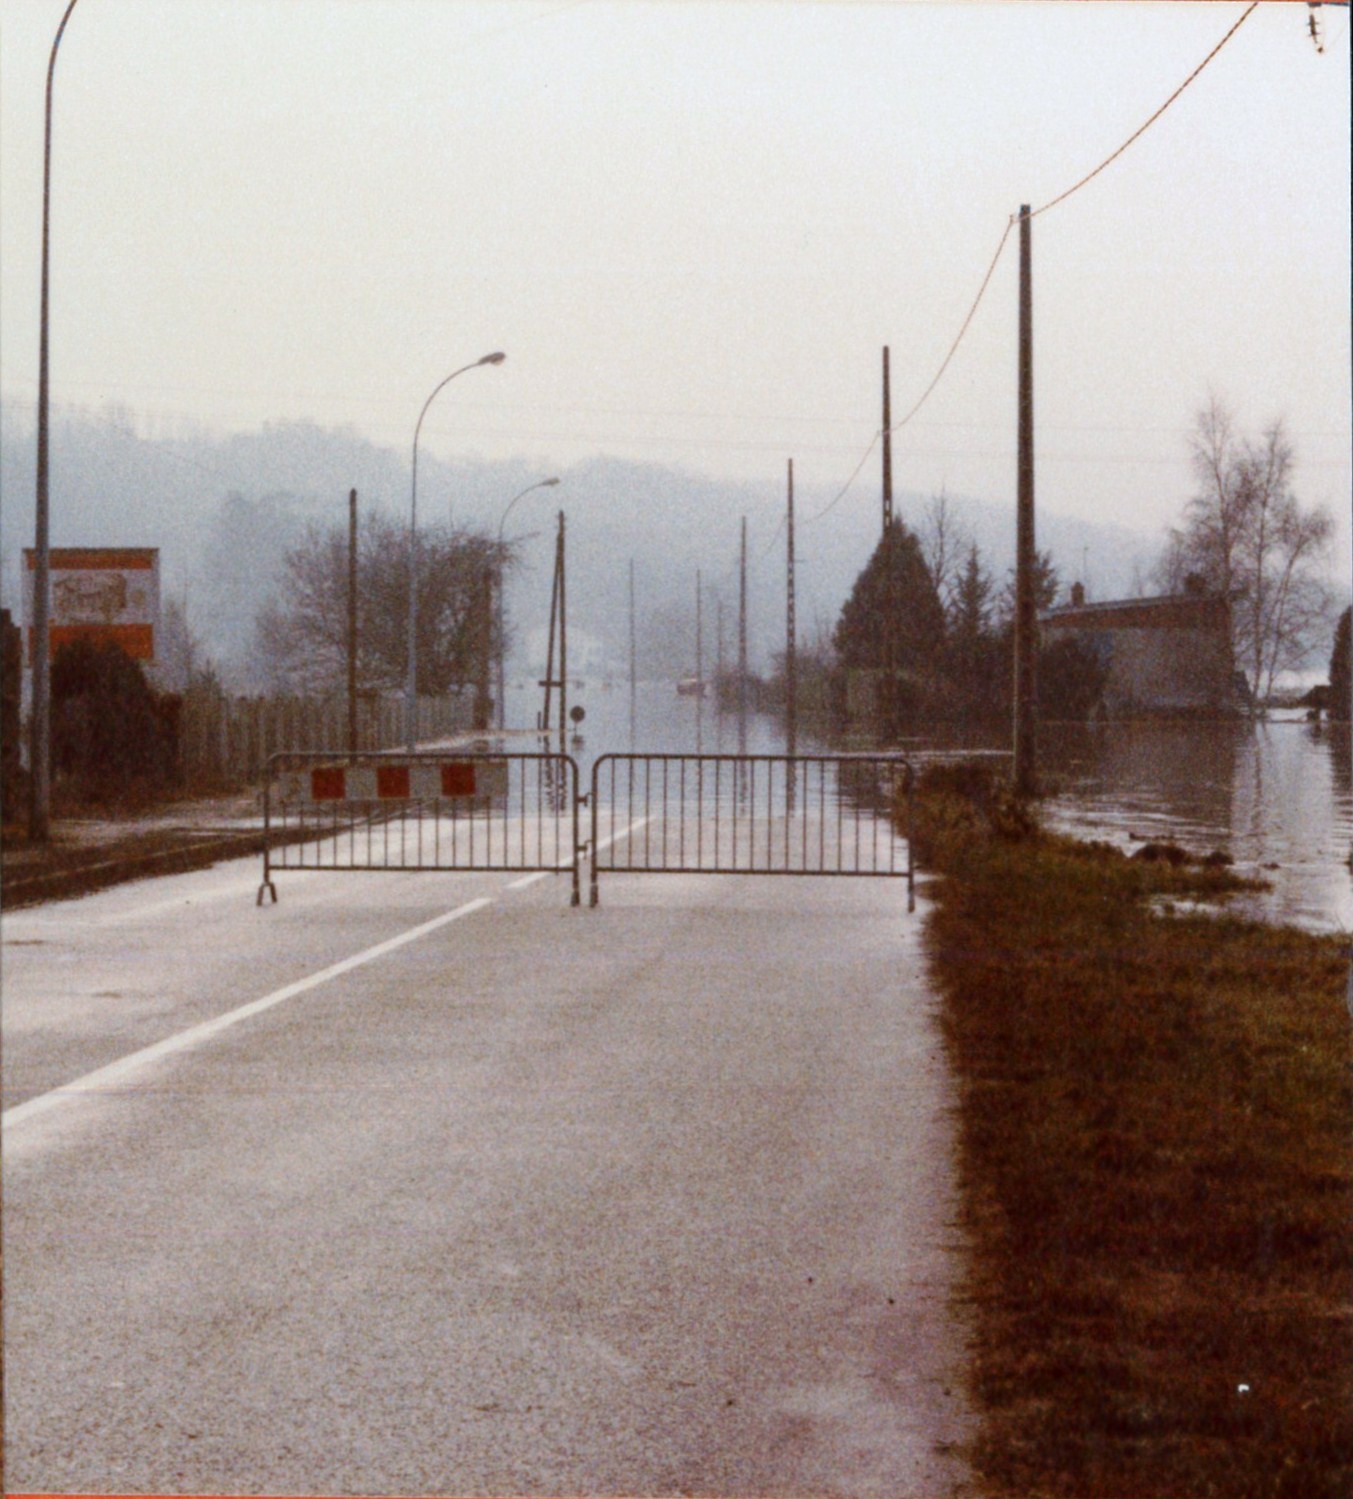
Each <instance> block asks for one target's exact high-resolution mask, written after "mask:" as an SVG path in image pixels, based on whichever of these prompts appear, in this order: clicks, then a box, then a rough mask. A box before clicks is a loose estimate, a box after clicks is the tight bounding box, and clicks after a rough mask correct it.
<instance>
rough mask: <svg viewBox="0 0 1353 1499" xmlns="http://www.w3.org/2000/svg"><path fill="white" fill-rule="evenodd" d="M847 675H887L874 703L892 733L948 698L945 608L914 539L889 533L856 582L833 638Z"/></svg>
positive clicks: (900, 529) (900, 528)
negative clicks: (943, 693) (944, 668)
mask: <svg viewBox="0 0 1353 1499" xmlns="http://www.w3.org/2000/svg"><path fill="white" fill-rule="evenodd" d="M832 639H833V644H834V645H835V647H836V655H837V659H838V661H839V662H840V664H841V666H842V668H843V669H844V671H845V673H846V677H847V680H848V679H849V674H850V673H851V672H858V671H873V672H881V673H882V676H881V677H880V678H879V688H878V694H877V697H876V699H875V702H876V707H877V710H878V712H879V714H880V716H881V724H880V727H881V728H882V730H883V732H884V733H885V734H896V733H898V732H900V731H901V730H902V729H903V728H904V727H906V726H907V725H908V724H910V723H912V722H914V721H915V719H916V718H917V716H918V715H919V714H921V713H925V712H933V711H935V708H936V706H937V703H938V699H939V697H940V696H941V687H942V684H941V677H940V668H941V667H942V664H943V657H944V641H945V627H944V606H943V604H941V602H940V596H939V593H938V592H937V591H936V588H935V583H934V580H933V578H932V577H931V574H930V570H929V568H927V566H926V563H925V558H924V556H923V555H922V552H921V547H920V543H919V542H918V541H917V539H916V536H915V535H914V534H913V532H911V531H909V530H908V529H907V527H906V526H904V525H903V524H902V523H901V522H900V521H899V522H895V523H894V524H893V525H891V526H890V527H889V528H888V529H887V531H885V532H884V534H883V537H882V538H881V539H880V541H879V544H878V546H877V547H875V549H874V555H873V556H872V557H871V558H870V559H869V561H868V563H867V564H866V565H865V568H864V571H863V572H862V573H861V574H860V575H859V577H858V578H856V580H855V586H854V588H853V589H852V590H851V594H850V597H849V598H848V599H847V600H846V604H845V607H844V608H843V609H842V610H841V617H840V619H839V620H838V621H837V623H836V631H835V633H834V635H833V637H832Z"/></svg>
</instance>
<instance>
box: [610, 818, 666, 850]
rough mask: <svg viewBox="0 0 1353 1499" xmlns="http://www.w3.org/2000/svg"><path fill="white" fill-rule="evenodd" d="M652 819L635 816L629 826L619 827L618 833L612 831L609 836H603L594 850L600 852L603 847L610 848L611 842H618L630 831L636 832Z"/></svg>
mask: <svg viewBox="0 0 1353 1499" xmlns="http://www.w3.org/2000/svg"><path fill="white" fill-rule="evenodd" d="M652 821H653V819H652V818H651V817H636V818H635V819H634V821H633V822H632V823H630V825H629V827H627V828H621V829H620V831H619V832H618V833H612V834H611V836H610V837H609V838H603V839H602V840H601V842H600V843H598V844H597V847H596V852H597V853H600V852H601V851H602V849H603V848H610V846H611V845H612V844H613V843H619V842H620V840H621V839H622V838H628V837H629V836H630V834H631V833H637V832H638V831H639V829H640V828H641V827H643V826H644V824H645V823H649V822H652Z"/></svg>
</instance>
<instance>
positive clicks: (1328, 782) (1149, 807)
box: [508, 682, 1353, 931]
mask: <svg viewBox="0 0 1353 1499" xmlns="http://www.w3.org/2000/svg"><path fill="white" fill-rule="evenodd" d="M569 703H570V705H572V704H575V703H577V704H581V705H583V707H584V708H585V711H586V718H585V720H584V722H583V724H582V726H581V731H582V732H581V736H580V742H575V743H573V744H572V746H571V748H572V752H573V754H574V756H575V758H576V759H577V760H578V761H579V768H580V770H581V772H582V779H583V784H584V785H586V783H587V779H588V776H589V774H590V769H591V762H592V759H593V758H594V757H595V756H596V755H599V754H603V753H606V752H608V751H612V752H613V751H622V750H644V751H659V750H668V751H685V752H690V751H695V750H701V751H703V752H705V753H707V754H713V753H722V754H730V753H734V752H738V751H745V752H747V753H753V754H777V753H783V752H784V747H785V746H784V734H783V729H782V726H781V725H780V723H779V721H778V719H776V718H774V717H771V716H769V715H765V714H753V715H751V716H749V718H748V721H747V726H746V732H745V735H742V734H740V733H739V728H738V723H737V719H736V717H735V716H733V715H730V714H720V713H718V712H716V711H715V709H714V705H713V703H712V701H709V700H705V701H704V702H701V701H700V700H699V699H694V698H681V697H678V696H677V695H676V691H675V687H674V684H671V683H666V682H646V683H640V684H639V687H638V690H637V692H636V694H635V698H634V701H633V712H631V699H630V691H629V685H628V683H624V682H618V683H614V684H612V686H611V687H610V688H609V689H608V688H604V687H603V686H602V685H601V684H600V683H586V684H585V685H584V686H582V687H575V688H573V689H571V690H570V694H569ZM539 705H540V692H539V690H538V689H537V688H535V687H534V686H532V687H530V688H527V687H525V686H523V687H521V688H518V689H516V690H513V689H509V693H508V723H509V724H516V725H518V726H521V725H525V724H528V723H530V722H533V721H534V718H535V713H536V710H537V709H538V707H539ZM908 746H909V747H910V746H914V747H916V748H918V749H924V748H930V747H942V748H953V747H954V746H955V741H954V740H953V738H952V737H945V738H943V739H940V738H936V739H933V740H932V739H926V738H917V739H913V740H908ZM832 747H833V746H831V745H828V744H826V743H824V742H823V741H822V740H820V739H814V738H813V737H812V736H811V735H809V734H805V733H800V736H799V745H798V748H799V750H800V751H801V752H812V751H815V750H826V749H830V748H832ZM850 747H852V748H865V746H864V745H853V746H850ZM973 747H974V748H992V747H1004V746H996V745H993V744H992V743H991V742H989V741H988V742H986V743H983V744H981V745H976V744H975V745H974V746H973ZM1039 760H1040V776H1041V779H1042V780H1043V782H1044V784H1045V785H1046V786H1047V787H1048V789H1049V793H1050V794H1049V796H1048V800H1047V803H1046V809H1047V815H1048V817H1049V820H1050V821H1051V823H1052V824H1053V825H1054V826H1056V827H1059V828H1061V829H1063V830H1065V831H1067V832H1070V833H1074V834H1076V835H1077V836H1080V837H1085V838H1101V839H1104V840H1105V841H1107V842H1111V843H1114V844H1117V845H1118V846H1119V847H1122V848H1124V849H1127V850H1129V851H1130V850H1131V849H1133V848H1135V847H1138V846H1140V844H1141V843H1142V842H1144V841H1146V840H1148V839H1171V840H1173V841H1174V842H1176V843H1179V844H1181V845H1182V846H1183V847H1184V848H1186V849H1188V850H1190V851H1191V852H1193V853H1198V854H1205V853H1210V852H1211V851H1212V850H1213V849H1221V850H1222V851H1223V852H1225V853H1227V854H1229V855H1230V856H1231V858H1233V859H1234V860H1235V862H1236V864H1237V866H1239V867H1240V868H1241V869H1242V870H1243V871H1245V872H1255V873H1257V874H1259V875H1261V876H1262V877H1263V878H1264V879H1265V880H1267V881H1269V883H1270V885H1271V889H1270V890H1268V891H1266V892H1264V893H1263V894H1261V895H1256V896H1253V897H1245V898H1244V899H1243V900H1238V901H1237V902H1236V905H1237V908H1239V909H1243V910H1246V911H1249V912H1252V913H1253V914H1255V915H1256V916H1260V917H1262V918H1263V919H1266V920H1271V921H1278V922H1291V923H1294V924H1297V925H1301V926H1304V927H1308V928H1310V929H1312V930H1317V931H1353V875H1350V872H1349V867H1348V857H1349V850H1350V845H1351V844H1353V776H1351V775H1350V746H1349V734H1348V727H1347V725H1344V724H1337V725H1330V724H1320V723H1310V722H1307V721H1306V719H1305V718H1304V717H1302V716H1301V715H1292V716H1288V717H1278V718H1271V719H1267V720H1263V721H1260V722H1257V723H1253V724H1252V723H1249V722H1246V721H1237V722H1228V723H1210V724H1197V723H1188V724H1183V723H1178V724H1171V723H1139V724H1106V725H1099V726H1094V727H1091V726H1087V725H1081V724H1054V725H1045V726H1044V727H1043V729H1042V731H1041V733H1040V738H1039Z"/></svg>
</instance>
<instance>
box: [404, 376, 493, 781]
mask: <svg viewBox="0 0 1353 1499" xmlns="http://www.w3.org/2000/svg"><path fill="white" fill-rule="evenodd" d="M506 358H507V355H506V354H485V355H484V357H483V358H482V359H476V360H475V362H474V363H473V364H463V365H461V367H460V368H459V369H458V370H452V371H451V373H450V374H449V375H448V376H447V377H446V379H445V380H443V381H442V382H441V384H440V385H438V386H437V388H436V389H435V390H434V391H433V392H432V394H431V395H430V396H429V397H428V398H427V400H426V401H424V402H423V409H422V410H421V411H420V412H419V413H418V425H417V426H416V427H415V428H414V429H413V476H412V487H411V489H410V494H409V663H408V674H407V676H406V678H405V685H404V737H405V739H406V740H407V742H408V746H409V753H410V754H413V752H414V750H415V749H416V748H417V740H418V638H417V637H418V434H419V433H420V432H421V431H422V430H423V418H424V417H425V416H426V415H427V414H428V407H429V406H431V405H432V403H433V401H434V400H436V398H437V394H438V392H439V391H441V390H442V388H443V387H444V386H447V385H450V383H451V382H452V381H453V380H454V379H455V378H456V376H457V375H463V374H464V373H465V371H466V370H474V369H478V368H479V366H480V365H481V364H501V363H502V362H503V360H504V359H506Z"/></svg>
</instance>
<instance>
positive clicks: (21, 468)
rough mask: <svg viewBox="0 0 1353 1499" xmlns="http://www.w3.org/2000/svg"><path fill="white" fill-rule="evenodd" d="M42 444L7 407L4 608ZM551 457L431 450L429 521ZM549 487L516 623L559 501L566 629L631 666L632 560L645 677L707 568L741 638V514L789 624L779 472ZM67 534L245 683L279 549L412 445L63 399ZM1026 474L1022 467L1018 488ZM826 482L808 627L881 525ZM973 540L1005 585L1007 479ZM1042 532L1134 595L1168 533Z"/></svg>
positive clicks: (507, 490)
mask: <svg viewBox="0 0 1353 1499" xmlns="http://www.w3.org/2000/svg"><path fill="white" fill-rule="evenodd" d="M34 450H35V440H34V433H33V420H32V414H31V411H29V410H27V409H25V408H21V407H19V406H18V405H17V404H12V403H5V404H4V405H3V407H0V552H2V553H3V563H4V565H3V585H4V593H5V598H6V602H7V603H9V604H10V605H11V606H13V604H14V603H15V602H16V601H17V597H18V594H17V578H18V559H19V555H20V552H21V550H22V548H23V547H25V546H30V545H31V544H32V536H33V486H34V478H33V475H34V464H35V451H34ZM547 472H548V470H545V469H542V467H541V466H540V464H539V463H535V462H533V463H530V464H528V463H527V462H526V461H525V460H521V461H515V462H506V463H504V462H493V463H490V462H485V461H482V460H479V459H476V458H473V457H466V458H460V459H457V460H454V461H449V462H448V461H443V460H441V459H439V458H437V457H435V456H434V455H432V454H431V453H429V452H428V450H427V449H426V448H424V449H422V450H421V451H420V453H419V485H418V491H419V492H418V503H419V519H420V524H434V523H439V524H446V523H447V522H448V520H454V523H455V524H456V525H458V526H468V527H472V528H474V529H479V530H482V531H484V532H487V533H488V534H491V535H496V534H497V531H498V526H499V523H500V520H501V517H502V515H503V511H504V509H505V507H506V506H507V504H508V502H509V501H510V500H511V499H512V498H513V496H514V495H516V494H518V493H519V492H520V491H521V490H523V489H525V488H526V487H527V486H528V485H530V484H534V483H535V482H536V481H537V480H539V479H541V478H543V477H545V476H546V473H547ZM554 472H555V473H557V474H558V475H559V477H560V479H561V480H562V482H561V484H560V485H559V487H558V488H555V489H550V490H541V491H538V492H536V493H534V494H531V495H529V496H527V497H526V498H525V499H523V501H522V502H521V504H519V505H518V506H517V507H516V508H515V510H514V511H513V513H512V516H511V519H510V521H509V523H508V530H507V534H508V535H509V536H516V537H519V538H526V539H525V540H523V541H522V542H521V546H520V552H521V565H520V567H519V569H518V571H517V573H516V575H515V576H514V577H513V578H512V579H511V581H510V584H509V588H508V611H509V617H510V619H511V620H512V621H513V622H514V633H515V635H516V636H517V637H518V638H525V636H526V635H527V634H528V633H529V632H532V631H534V630H537V629H539V627H541V626H543V625H544V623H545V622H546V621H547V619H548V613H549V596H550V593H549V591H550V581H551V574H552V566H553V537H554V529H555V516H556V513H557V511H558V510H559V509H561V508H562V509H563V510H564V511H565V512H566V515H567V538H568V545H567V555H568V604H569V623H570V628H571V629H575V630H577V631H578V632H579V633H580V635H581V634H584V633H585V634H588V635H591V636H594V637H596V638H597V639H598V640H599V641H600V642H601V653H602V655H603V656H604V657H606V658H607V659H608V660H609V661H611V662H613V663H614V665H615V667H616V669H617V670H619V669H621V667H622V665H623V663H624V662H626V661H627V659H628V638H629V634H628V631H629V624H628V612H629V568H630V562H631V560H633V562H634V570H635V582H636V598H637V617H638V622H639V624H638V634H639V638H640V649H641V659H642V665H643V668H644V670H645V672H646V673H665V674H673V673H680V672H684V671H688V670H690V669H691V668H692V667H693V666H694V659H695V580H696V571H697V569H698V570H699V571H700V573H701V575H702V582H703V585H704V608H703V613H704V620H703V622H704V650H705V657H706V661H707V662H710V663H712V661H713V659H714V655H715V651H716V648H717V639H716V634H717V624H718V613H719V606H720V604H721V605H722V613H723V622H724V635H725V650H726V651H728V652H730V653H731V652H732V651H734V650H735V649H736V616H737V601H738V550H739V528H740V522H741V518H742V517H743V516H745V517H746V519H747V533H748V601H749V602H748V618H749V629H748V644H749V655H750V659H751V660H752V662H753V664H754V665H756V666H758V667H759V668H764V667H765V666H766V665H767V664H768V662H769V657H770V653H771V652H774V651H778V650H779V649H781V647H782V641H783V635H784V589H785V564H786V557H785V534H784V528H783V521H784V511H785V496H784V490H783V485H782V484H781V483H780V482H777V481H772V480H767V481H765V482H762V483H739V482H735V481H726V480H719V479H714V478H710V477H708V476H706V475H702V474H698V473H695V472H693V471H689V470H685V469H680V468H672V467H667V466H663V465H658V464H643V463H634V462H627V461H623V460H620V459H615V458H595V459H590V460H588V461H585V462H582V463H578V464H574V465H573V466H571V467H568V468H561V469H556V470H554ZM50 482H51V495H52V544H53V545H54V546H75V545H117V546H158V547H159V548H160V549H161V556H162V562H163V586H164V590H165V593H166V595H168V596H170V597H175V598H179V599H183V600H185V602H186V605H187V612H188V617H189V621H190V623H191V624H192V626H193V628H194V630H195V631H196V632H197V633H198V634H199V635H200V636H201V637H202V640H203V642H204V644H205V645H206V647H207V649H208V651H209V652H210V653H211V654H212V655H213V656H214V657H215V658H216V659H217V660H218V661H219V662H221V663H222V664H223V665H225V666H227V667H230V668H233V669H232V671H231V675H232V676H233V677H234V678H235V680H237V681H240V682H241V683H247V681H248V679H249V672H248V657H249V645H250V640H251V636H252V630H253V621H254V618H255V616H256V614H257V612H258V610H259V608H260V607H261V606H262V604H263V603H265V602H266V601H267V600H268V598H269V597H270V596H271V595H272V594H273V592H274V591H275V589H276V587H277V580H278V569H279V566H280V562H281V559H282V556H283V554H284V552H285V551H286V549H287V547H288V546H289V545H291V544H292V543H293V542H294V541H295V540H296V539H298V538H299V536H300V535H301V534H302V533H303V532H304V529H305V527H306V526H307V525H308V524H311V523H317V524H321V525H325V526H345V525H346V518H347V495H348V491H349V489H352V488H356V489H357V491H358V494H359V504H360V507H361V510H362V512H363V513H367V512H369V511H370V510H372V509H378V510H382V511H384V512H386V513H388V514H389V515H391V516H394V517H397V518H401V519H402V518H404V517H407V515H408V510H409V463H408V457H407V455H406V454H404V453H402V452H397V451H395V450H394V449H392V448H389V447H381V446H378V445H376V444H374V443H372V442H370V441H368V440H367V439H366V438H364V437H362V436H361V435H360V434H358V433H357V432H356V431H354V430H353V429H351V428H339V429H325V428H320V427H318V426H315V425H314V424H311V423H278V424H269V425H266V426H264V427H263V428H262V429H261V430H259V431H255V432H246V433H234V434H230V435H226V436H222V435H220V434H213V433H209V432H206V431H202V430H198V429H178V430H175V431H173V432H170V433H165V434H160V435H156V436H153V437H152V436H147V435H143V434H141V433H140V432H138V430H137V427H136V423H135V421H134V420H133V419H132V418H131V417H130V416H129V415H128V414H127V413H126V412H123V411H117V410H110V411H105V412H103V413H99V414H91V413H86V412H79V411H62V412H59V413H57V414H56V415H54V418H53V423H52V454H51V481H50ZM1013 486H1014V476H1013V474H1012V476H1011V489H1012V491H1013ZM834 493H835V491H834V490H832V489H829V488H827V487H825V486H814V485H801V486H800V487H799V488H798V491H797V493H796V517H797V520H796V553H797V566H796V579H797V601H798V619H799V632H800V638H801V639H811V638H812V637H813V636H814V635H815V634H817V633H819V632H825V631H829V630H830V628H831V627H832V625H833V624H834V623H835V620H836V617H837V615H838V613H839V612H840V608H841V605H842V603H843V602H844V600H845V598H846V596H847V594H848V593H849V590H850V588H851V586H852V584H853V582H854V580H855V577H856V575H857V574H858V573H859V571H860V569H861V568H862V567H863V565H864V563H865V562H866V561H867V559H868V557H869V554H870V552H871V551H872V549H873V546H874V544H875V542H876V540H877V536H878V527H879V499H878V493H877V479H876V478H873V477H870V476H868V475H865V476H862V477H861V478H860V480H859V481H857V483H856V485H855V486H854V487H853V488H852V489H851V490H850V492H849V493H848V494H847V495H846V496H845V497H844V498H843V499H841V500H840V501H839V502H838V503H837V504H836V505H835V506H833V507H832V509H831V510H830V513H828V514H826V515H823V514H822V512H823V511H824V510H825V509H826V507H827V506H828V505H829V503H830V502H831V500H832V498H833V495H834ZM930 498H931V497H930V496H927V495H920V494H913V493H901V494H899V495H898V496H897V497H896V501H895V503H896V507H897V510H898V513H899V514H900V515H901V517H902V518H903V520H904V521H906V522H907V524H909V525H911V526H913V527H914V528H918V529H922V528H923V526H924V521H925V512H926V507H927V504H928V502H929V501H930ZM947 501H948V508H949V513H950V516H951V518H952V520H953V521H954V523H955V525H956V527H957V528H958V531H959V532H960V533H961V536H963V537H971V538H972V539H974V540H975V541H976V542H977V544H978V547H979V549H980V551H981V553H982V556H983V559H984V561H985V564H986V566H987V567H988V569H989V570H990V571H991V572H992V573H993V574H994V575H995V576H996V578H997V580H998V582H1003V581H1004V579H1005V576H1006V573H1007V571H1008V570H1009V569H1010V568H1011V567H1012V566H1013V560H1014V529H1015V526H1014V502H1013V495H1012V496H1011V497H1010V498H1008V499H1005V500H1003V501H1001V502H997V501H996V500H992V499H979V498H975V497H970V496H961V495H950V496H948V497H947ZM1038 529H1039V536H1038V540H1039V546H1040V548H1041V549H1044V550H1048V551H1050V552H1051V553H1052V556H1053V559H1054V562H1055V563H1056V565H1057V567H1058V569H1059V572H1060V573H1061V576H1062V577H1063V579H1064V580H1065V581H1067V582H1070V581H1071V580H1073V579H1075V578H1079V577H1082V575H1084V577H1085V580H1086V581H1087V583H1088V585H1089V591H1090V593H1091V596H1092V597H1100V598H1105V597H1116V596H1123V595H1125V594H1129V593H1132V592H1135V591H1138V590H1139V589H1140V588H1141V587H1142V585H1143V583H1144V580H1145V578H1146V576H1147V574H1148V572H1149V569H1150V566H1151V564H1152V562H1153V560H1154V556H1155V553H1156V551H1157V547H1158V538H1155V537H1152V536H1149V535H1145V534H1143V533H1140V532H1136V531H1133V530H1130V529H1129V528H1126V527H1120V526H1114V525H1100V524H1095V523H1091V522H1087V521H1081V520H1077V519H1074V518H1071V517H1067V516H1058V515H1054V514H1052V513H1050V512H1047V511H1043V512H1041V513H1040V515H1039V518H1038Z"/></svg>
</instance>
